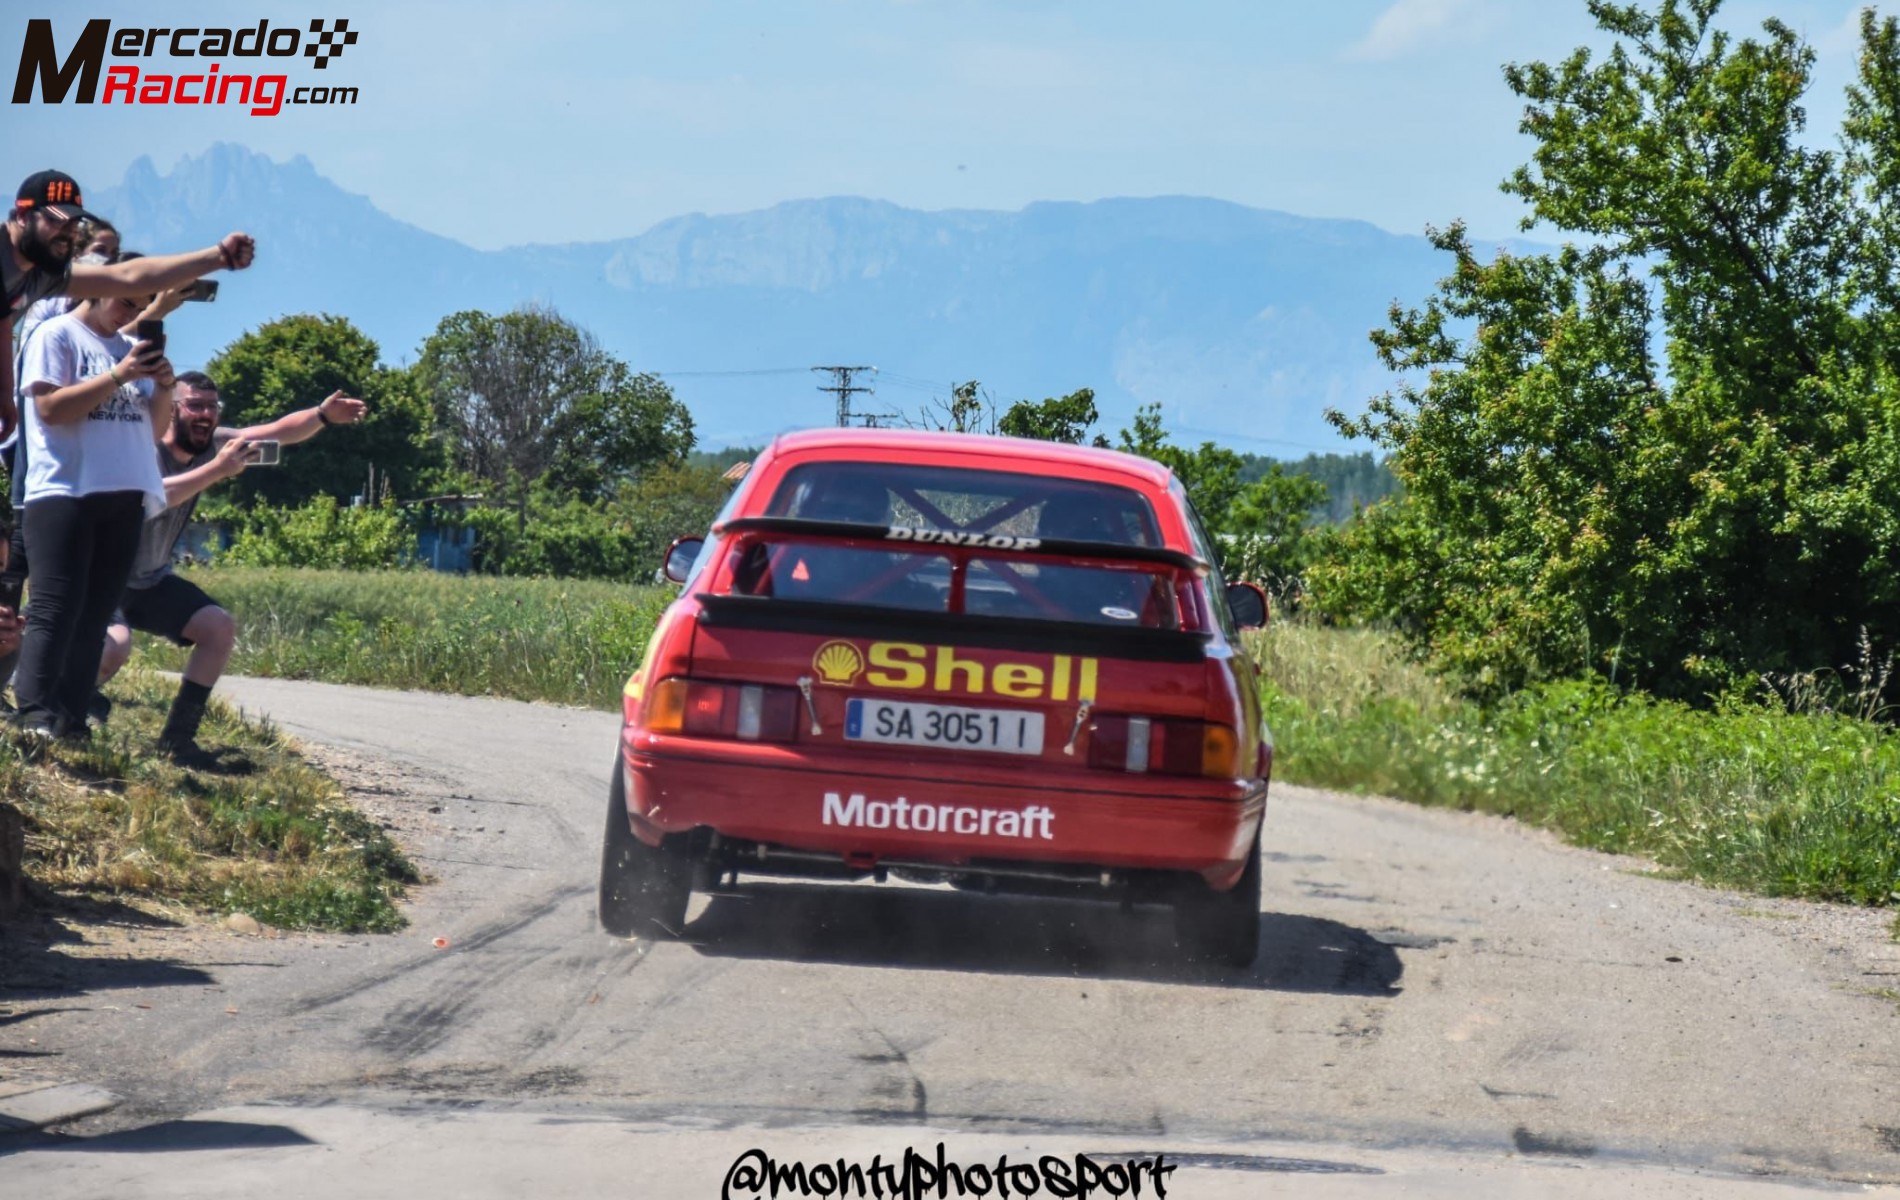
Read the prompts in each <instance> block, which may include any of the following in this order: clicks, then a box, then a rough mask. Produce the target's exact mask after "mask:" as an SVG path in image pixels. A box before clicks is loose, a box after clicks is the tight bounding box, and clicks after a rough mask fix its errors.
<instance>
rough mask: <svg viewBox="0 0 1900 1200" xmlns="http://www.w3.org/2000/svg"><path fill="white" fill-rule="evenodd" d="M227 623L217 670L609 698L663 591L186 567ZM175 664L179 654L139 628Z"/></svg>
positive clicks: (428, 575)
mask: <svg viewBox="0 0 1900 1200" xmlns="http://www.w3.org/2000/svg"><path fill="white" fill-rule="evenodd" d="M190 578H191V580H192V581H193V582H194V583H196V584H198V586H200V587H202V588H204V589H205V590H206V591H208V592H209V593H211V595H212V596H214V597H216V598H217V600H218V602H219V603H221V604H223V605H224V607H225V608H227V609H229V610H230V611H231V612H232V613H233V614H234V615H235V616H236V617H237V620H238V653H237V657H236V658H235V659H234V660H233V662H232V664H231V668H230V669H231V671H232V672H234V673H240V674H246V675H269V676H276V677H279V678H283V679H321V680H325V681H327V682H331V683H359V684H368V685H371V686H376V687H399V688H419V689H424V690H428V691H438V692H454V693H459V694H462V695H472V696H508V697H512V698H514V699H518V700H550V701H555V702H557V703H563V704H581V705H587V706H589V707H593V708H613V707H616V706H617V705H618V704H619V702H620V691H621V687H622V686H623V685H624V684H625V683H626V680H627V676H628V675H629V674H631V673H632V672H633V669H634V668H635V667H637V666H639V664H640V656H641V654H642V653H643V652H644V651H645V649H646V640H647V635H648V634H649V633H650V632H651V631H652V629H653V623H654V621H655V620H656V619H657V618H658V616H659V612H660V609H662V608H663V607H665V605H666V603H667V602H668V601H669V600H670V599H671V598H672V596H673V589H671V588H660V587H634V586H628V585H625V584H614V583H603V582H595V581H578V580H545V579H498V578H490V577H484V576H454V575H442V574H437V573H435V572H430V571H364V572H356V571H306V570H292V569H287V568H285V569H269V568H225V569H198V570H195V571H193V572H192V573H191V576H190ZM139 654H140V657H141V659H142V660H143V661H145V662H147V663H149V664H152V665H155V666H161V667H167V668H171V669H176V668H177V667H178V666H180V665H182V664H183V662H184V652H183V651H181V650H179V649H178V648H177V647H174V646H171V645H169V644H168V643H162V642H158V641H155V640H153V639H150V638H142V639H141V642H140V650H139Z"/></svg>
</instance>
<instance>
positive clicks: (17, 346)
mask: <svg viewBox="0 0 1900 1200" xmlns="http://www.w3.org/2000/svg"><path fill="white" fill-rule="evenodd" d="M79 231H80V236H79V238H78V244H79V245H82V246H84V247H85V249H83V250H81V251H80V252H79V255H78V257H76V258H74V259H73V262H74V263H75V264H80V263H84V264H86V265H88V266H95V267H103V266H106V265H108V264H109V263H111V262H112V260H113V259H114V258H116V257H118V253H119V231H118V230H117V229H115V228H113V226H112V222H110V221H108V220H106V219H105V218H104V217H98V216H88V217H87V218H86V219H85V220H83V221H81V222H80V223H79ZM78 303H79V300H78V298H77V297H75V296H71V295H66V294H61V295H57V296H48V297H46V298H45V299H43V300H39V301H36V302H34V304H33V305H32V306H31V307H30V308H28V309H27V310H26V312H25V314H24V315H22V316H21V317H20V319H19V321H18V323H17V326H16V328H15V329H14V331H13V351H14V352H13V373H14V377H15V378H16V379H17V378H18V377H19V373H20V356H21V355H23V354H25V353H26V343H27V339H28V338H31V337H32V336H33V331H34V330H35V329H38V328H39V327H40V325H41V324H42V323H43V322H46V321H50V320H52V319H53V318H54V317H59V316H64V315H65V314H67V313H69V312H71V311H72V310H73V305H75V304H78Z"/></svg>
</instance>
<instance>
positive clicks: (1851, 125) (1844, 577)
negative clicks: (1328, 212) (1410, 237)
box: [1321, 0, 1900, 699]
mask: <svg viewBox="0 0 1900 1200" xmlns="http://www.w3.org/2000/svg"><path fill="white" fill-rule="evenodd" d="M1589 8H1590V12H1591V14H1592V16H1593V17H1594V18H1595V19H1596V21H1597V23H1598V25H1599V26H1600V27H1601V28H1602V29H1603V30H1604V31H1606V32H1607V33H1609V34H1610V35H1611V36H1612V37H1613V38H1614V40H1615V44H1614V46H1613V47H1612V49H1611V50H1610V51H1609V53H1608V54H1607V55H1606V56H1605V57H1604V58H1603V59H1602V60H1601V61H1596V60H1594V59H1593V57H1592V56H1591V54H1590V53H1589V52H1588V51H1585V50H1579V51H1577V52H1576V53H1574V54H1572V55H1571V56H1570V57H1568V58H1567V59H1565V60H1563V61H1562V62H1560V63H1556V64H1546V63H1531V64H1528V65H1522V66H1516V65H1514V66H1511V67H1508V68H1506V71H1505V79H1506V82H1507V83H1508V84H1509V86H1510V87H1511V88H1512V90H1513V91H1514V92H1516V93H1517V94H1518V95H1519V96H1521V97H1523V98H1524V100H1525V101H1526V103H1527V108H1526V112H1525V116H1524V119H1523V123H1522V126H1521V128H1522V129H1523V131H1524V132H1525V133H1527V134H1529V135H1530V136H1531V137H1532V138H1533V139H1535V141H1536V147H1535V150H1534V151H1533V153H1532V156H1531V161H1530V163H1528V164H1526V165H1525V166H1524V167H1523V168H1521V169H1519V170H1518V171H1517V172H1515V173H1514V174H1513V175H1512V176H1511V178H1510V179H1509V180H1508V181H1507V184H1506V187H1507V190H1509V191H1511V192H1513V193H1515V194H1516V195H1518V196H1520V197H1521V198H1523V199H1524V200H1525V202H1526V203H1527V205H1528V206H1529V215H1528V216H1527V217H1526V218H1525V220H1526V225H1527V227H1529V226H1530V225H1532V224H1534V223H1535V222H1538V221H1544V222H1549V223H1550V224H1552V225H1555V226H1556V227H1558V228H1560V229H1564V230H1569V231H1572V232H1575V233H1578V234H1582V235H1586V237H1587V238H1588V245H1586V246H1572V247H1569V248H1566V249H1565V250H1563V251H1561V252H1557V253H1554V254H1550V255H1541V256H1530V257H1514V256H1511V255H1500V256H1498V257H1497V258H1495V259H1493V260H1491V261H1490V262H1484V261H1482V260H1480V258H1479V256H1478V255H1477V254H1476V253H1475V251H1474V250H1473V248H1472V247H1471V245H1470V243H1469V240H1468V239H1467V238H1466V236H1465V234H1464V232H1463V230H1462V229H1461V228H1459V227H1458V226H1456V225H1454V226H1452V227H1451V228H1450V229H1448V230H1446V231H1444V232H1434V234H1433V238H1434V241H1435V242H1436V243H1437V245H1438V246H1439V248H1440V249H1442V250H1444V251H1445V252H1446V253H1447V254H1449V255H1450V256H1451V258H1452V260H1453V266H1452V272H1451V274H1450V275H1448V276H1447V277H1446V278H1445V279H1444V280H1443V281H1442V282H1441V284H1440V286H1439V290H1438V292H1437V294H1436V295H1434V296H1432V297H1430V298H1429V299H1428V300H1427V301H1426V302H1425V303H1424V304H1423V305H1422V306H1420V307H1418V308H1411V309H1407V308H1402V307H1400V306H1394V308H1393V311H1392V313H1391V316H1390V321H1389V324H1388V326H1387V327H1386V328H1385V329H1383V330H1380V331H1378V332H1377V333H1375V335H1374V344H1375V346H1376V347H1377V349H1378V351H1379V354H1380V356H1381V358H1382V359H1383V361H1384V362H1385V363H1386V365H1387V366H1389V367H1391V368H1392V369H1393V370H1395V371H1396V372H1398V373H1399V376H1400V378H1399V382H1398V384H1397V386H1396V387H1395V388H1394V390H1393V391H1392V392H1390V393H1388V394H1387V395H1385V396H1383V397H1381V398H1379V399H1378V400H1375V401H1374V402H1373V403H1372V405H1371V406H1370V408H1369V410H1368V412H1367V413H1366V414H1365V415H1364V416H1363V417H1361V418H1358V419H1347V418H1345V417H1343V416H1340V415H1338V414H1334V416H1335V420H1336V422H1337V424H1338V425H1339V426H1340V427H1341V428H1342V429H1344V430H1346V431H1348V432H1350V433H1354V434H1358V435H1361V436H1365V437H1369V438H1371V439H1372V440H1373V441H1375V442H1376V443H1378V444H1379V445H1380V446H1382V447H1383V448H1385V449H1387V450H1389V451H1390V452H1391V465H1392V467H1393V470H1394V472H1395V473H1396V474H1397V476H1398V477H1399V479H1400V480H1401V481H1402V483H1403V484H1404V487H1405V495H1404V497H1403V498H1402V499H1400V500H1398V501H1396V502H1387V504H1388V505H1391V508H1390V509H1389V510H1388V511H1386V512H1383V513H1380V512H1379V510H1380V509H1382V508H1387V505H1380V506H1377V507H1375V509H1374V510H1373V512H1374V513H1378V514H1379V515H1378V516H1377V517H1376V518H1375V519H1373V520H1369V521H1367V522H1365V523H1364V524H1363V526H1362V527H1360V528H1358V529H1354V530H1350V531H1348V533H1347V535H1346V539H1345V541H1346V548H1345V552H1344V554H1343V556H1342V557H1341V558H1340V559H1339V560H1338V561H1337V562H1336V563H1334V564H1333V565H1332V566H1330V567H1328V568H1327V569H1326V570H1325V571H1323V572H1322V573H1321V582H1322V584H1323V585H1324V587H1325V590H1326V592H1327V598H1326V603H1327V604H1328V606H1329V607H1333V608H1335V610H1336V611H1344V612H1347V613H1349V614H1350V615H1359V616H1384V617H1387V618H1391V619H1394V620H1396V621H1397V622H1398V623H1399V625H1400V626H1401V627H1402V628H1404V629H1406V630H1408V631H1409V632H1411V634H1412V635H1413V636H1414V637H1415V638H1416V639H1417V640H1418V642H1419V644H1420V645H1421V646H1422V647H1424V648H1425V649H1427V650H1428V651H1429V652H1431V653H1432V654H1433V655H1434V656H1436V657H1437V658H1438V660H1439V661H1441V662H1442V663H1444V664H1446V665H1448V666H1451V667H1453V668H1457V669H1459V670H1461V671H1463V672H1464V673H1465V674H1466V675H1467V677H1468V678H1470V679H1471V680H1472V681H1473V682H1474V683H1475V684H1476V685H1477V687H1478V688H1479V689H1480V690H1491V691H1495V690H1498V689H1503V688H1509V687H1514V686H1517V685H1519V684H1521V683H1523V682H1526V681H1528V680H1533V679H1537V678H1542V677H1548V676H1558V675H1567V674H1574V673H1579V672H1595V673H1599V674H1602V675H1605V676H1608V677H1610V678H1613V679H1615V680H1617V681H1619V682H1624V683H1635V684H1638V685H1640V686H1643V687H1647V688H1650V689H1652V690H1655V691H1657V692H1659V693H1662V694H1666V695H1673V696H1681V697H1685V698H1691V699H1694V698H1700V697H1703V696H1706V695H1708V694H1710V693H1711V692H1716V691H1722V690H1726V689H1728V688H1732V687H1734V686H1736V685H1737V684H1739V683H1746V682H1748V681H1750V680H1752V679H1754V678H1755V677H1756V676H1758V675H1759V674H1760V673H1763V672H1770V671H1784V670H1806V669H1813V668H1815V667H1828V666H1834V665H1838V664H1840V663H1843V662H1847V661H1851V660H1852V658H1853V655H1854V653H1855V650H1856V643H1857V641H1858V638H1859V635H1860V631H1861V629H1862V628H1863V627H1864V628H1866V629H1867V630H1868V631H1869V632H1870V635H1871V636H1872V637H1873V638H1874V639H1875V641H1876V642H1877V643H1879V644H1886V645H1891V644H1892V643H1893V641H1894V639H1895V636H1896V635H1900V576H1897V575H1896V572H1895V571H1894V570H1893V564H1894V563H1895V562H1896V561H1900V524H1897V519H1896V515H1895V506H1894V504H1893V498H1894V497H1895V496H1900V453H1897V452H1896V448H1897V447H1900V336H1896V335H1897V334H1900V326H1896V324H1895V321H1896V315H1895V307H1894V304H1893V301H1894V300H1895V299H1896V298H1900V240H1896V230H1900V140H1897V139H1896V138H1895V137H1894V136H1893V135H1894V133H1895V131H1896V129H1900V124H1897V123H1896V114H1900V31H1897V30H1896V25H1895V22H1894V20H1893V19H1892V18H1888V19H1885V20H1880V19H1877V18H1875V17H1874V16H1873V15H1872V14H1871V13H1867V14H1863V18H1862V41H1863V54H1862V57H1861V71H1860V78H1859V81H1858V82H1857V83H1856V84H1855V85H1854V87H1853V88H1852V89H1851V91H1850V95H1849V106H1848V111H1849V119H1848V121H1847V123H1846V125H1845V127H1844V130H1843V138H1842V149H1841V151H1839V152H1835V151H1829V150H1821V149H1815V148H1813V147H1811V146H1809V145H1808V144H1807V143H1806V142H1805V141H1804V140H1803V137H1802V134H1803V132H1804V128H1805V122H1806V115H1805V112H1804V110H1803V109H1802V107H1801V104H1800V100H1801V97H1802V95H1803V94H1804V93H1805V91H1806V88H1807V86H1808V82H1809V78H1810V73H1811V69H1812V65H1813V53H1812V52H1811V51H1810V50H1809V49H1808V48H1807V47H1806V46H1805V45H1803V44H1802V43H1801V41H1800V39H1799V38H1798V37H1797V36H1796V35H1795V34H1794V33H1793V32H1792V31H1791V30H1790V29H1789V28H1788V27H1787V26H1786V25H1784V24H1782V23H1780V22H1778V21H1773V20H1770V21H1767V22H1765V23H1764V25H1763V27H1762V37H1760V38H1759V39H1756V38H1743V39H1736V38H1734V37H1731V36H1730V35H1729V34H1728V33H1726V32H1725V31H1723V30H1721V29H1718V28H1716V27H1715V25H1714V16H1715V13H1716V11H1717V8H1718V0H1662V2H1661V3H1660V4H1658V5H1656V6H1655V7H1653V8H1645V7H1642V6H1637V5H1622V4H1612V3H1607V2H1605V0H1591V3H1590V5H1589ZM1427 571H1429V572H1430V574H1429V575H1427V574H1426V572H1427Z"/></svg>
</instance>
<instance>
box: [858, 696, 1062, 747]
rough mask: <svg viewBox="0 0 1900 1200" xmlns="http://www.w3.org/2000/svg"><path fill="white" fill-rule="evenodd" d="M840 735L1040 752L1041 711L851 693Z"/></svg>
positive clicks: (900, 742)
mask: <svg viewBox="0 0 1900 1200" xmlns="http://www.w3.org/2000/svg"><path fill="white" fill-rule="evenodd" d="M844 736H845V738H846V740H848V741H853V742H878V743H881V744H883V745H887V746H936V747H938V748H940V749H944V750H988V751H991V752H993V753H997V754H1041V753H1042V714H1041V713H1032V712H1012V711H1009V710H1007V709H1000V708H961V707H958V706H956V705H952V704H912V703H909V702H907V701H903V700H865V699H853V700H850V701H847V702H846V704H845V719H844Z"/></svg>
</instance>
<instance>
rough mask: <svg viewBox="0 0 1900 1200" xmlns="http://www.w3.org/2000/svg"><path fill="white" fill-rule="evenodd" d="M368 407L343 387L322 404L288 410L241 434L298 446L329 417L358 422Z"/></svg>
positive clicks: (341, 422) (336, 422) (255, 439)
mask: <svg viewBox="0 0 1900 1200" xmlns="http://www.w3.org/2000/svg"><path fill="white" fill-rule="evenodd" d="M367 411H369V405H367V404H364V403H363V402H362V401H361V400H358V399H357V398H356V397H354V396H345V395H344V394H343V393H342V392H340V391H339V392H331V393H330V394H329V395H328V396H325V397H324V398H323V402H322V403H321V404H318V405H317V406H315V407H314V408H303V409H298V410H297V411H296V412H293V413H285V414H284V415H283V416H281V417H278V418H277V419H276V420H275V421H270V422H267V423H265V424H263V425H250V426H246V427H245V428H243V429H240V430H238V436H240V437H243V438H246V439H248V440H250V441H253V442H266V441H275V442H282V443H283V444H284V445H286V446H294V445H296V444H297V443H298V442H307V441H309V440H310V439H311V438H313V437H315V436H317V434H318V433H319V432H321V431H322V429H323V426H324V424H325V422H326V421H327V422H328V423H329V424H331V425H354V424H356V423H357V422H358V421H360V420H362V419H363V414H364V413H365V412H367Z"/></svg>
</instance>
